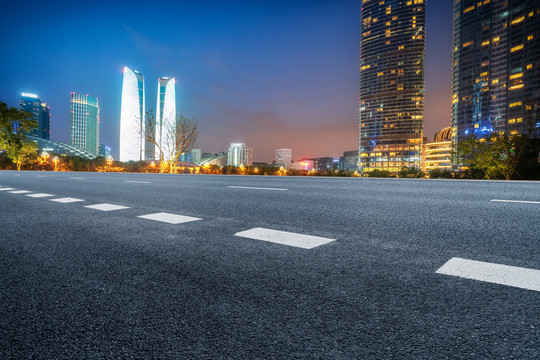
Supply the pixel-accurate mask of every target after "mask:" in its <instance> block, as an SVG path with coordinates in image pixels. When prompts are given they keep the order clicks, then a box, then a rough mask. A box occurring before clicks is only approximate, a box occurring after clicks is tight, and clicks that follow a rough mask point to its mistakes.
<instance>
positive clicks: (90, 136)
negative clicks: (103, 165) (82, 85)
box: [69, 92, 99, 156]
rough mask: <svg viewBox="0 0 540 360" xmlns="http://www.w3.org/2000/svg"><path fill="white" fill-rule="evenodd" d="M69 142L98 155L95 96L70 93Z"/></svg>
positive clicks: (96, 103)
mask: <svg viewBox="0 0 540 360" xmlns="http://www.w3.org/2000/svg"><path fill="white" fill-rule="evenodd" d="M69 144H70V145H71V146H74V147H77V148H79V149H82V150H86V151H88V152H89V153H91V154H93V155H95V156H98V155H99V103H98V99H97V98H95V97H92V96H88V95H82V94H76V93H74V92H72V93H71V101H70V103H69Z"/></svg>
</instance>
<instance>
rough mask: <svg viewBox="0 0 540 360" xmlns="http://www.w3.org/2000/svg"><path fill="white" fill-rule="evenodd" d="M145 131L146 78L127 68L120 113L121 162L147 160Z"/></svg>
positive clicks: (125, 68) (125, 69)
mask: <svg viewBox="0 0 540 360" xmlns="http://www.w3.org/2000/svg"><path fill="white" fill-rule="evenodd" d="M145 130H146V129H145V105H144V78H143V76H142V74H141V73H140V72H138V71H135V70H131V69H130V68H128V67H127V66H126V67H124V82H123V85H122V108H121V113H120V146H119V158H118V159H119V160H120V161H130V160H134V161H139V160H144V159H145V158H146V157H145V140H146V139H145V133H146V131H145Z"/></svg>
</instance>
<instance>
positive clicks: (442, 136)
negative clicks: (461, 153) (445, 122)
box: [422, 127, 452, 171]
mask: <svg viewBox="0 0 540 360" xmlns="http://www.w3.org/2000/svg"><path fill="white" fill-rule="evenodd" d="M435 169H440V170H452V128H451V127H447V128H444V129H442V130H441V131H439V132H437V133H435V139H434V141H433V142H426V143H424V145H423V151H422V171H430V170H435Z"/></svg>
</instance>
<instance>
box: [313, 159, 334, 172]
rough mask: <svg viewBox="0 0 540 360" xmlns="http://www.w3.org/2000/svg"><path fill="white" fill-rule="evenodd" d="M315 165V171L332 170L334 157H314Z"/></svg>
mask: <svg viewBox="0 0 540 360" xmlns="http://www.w3.org/2000/svg"><path fill="white" fill-rule="evenodd" d="M312 160H313V166H314V168H315V171H329V170H330V171H331V170H333V167H334V158H332V157H321V158H316V159H312Z"/></svg>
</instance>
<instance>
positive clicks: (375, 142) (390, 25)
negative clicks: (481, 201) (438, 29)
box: [359, 0, 426, 172]
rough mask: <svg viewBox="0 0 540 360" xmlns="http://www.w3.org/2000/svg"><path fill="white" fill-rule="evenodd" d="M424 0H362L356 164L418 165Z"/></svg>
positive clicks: (365, 167) (378, 166)
mask: <svg viewBox="0 0 540 360" xmlns="http://www.w3.org/2000/svg"><path fill="white" fill-rule="evenodd" d="M425 18H426V5H425V1H424V0H384V1H381V0H363V1H362V10H361V21H362V23H361V40H360V91H359V123H360V131H359V168H360V170H362V171H370V170H374V169H381V170H388V171H391V172H397V171H399V170H400V169H401V168H402V167H404V166H407V167H415V168H419V167H420V162H421V146H422V137H423V134H422V125H423V113H424V56H425V41H426V40H425V35H426V26H425V23H426V21H425Z"/></svg>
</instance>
